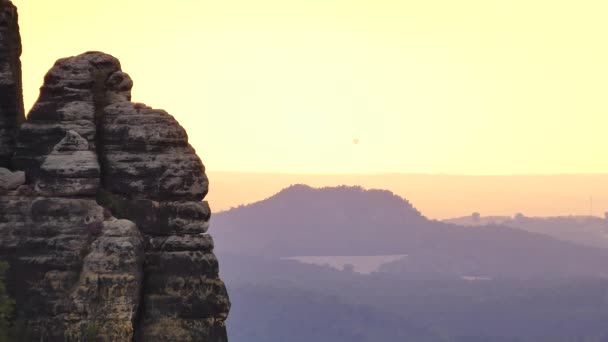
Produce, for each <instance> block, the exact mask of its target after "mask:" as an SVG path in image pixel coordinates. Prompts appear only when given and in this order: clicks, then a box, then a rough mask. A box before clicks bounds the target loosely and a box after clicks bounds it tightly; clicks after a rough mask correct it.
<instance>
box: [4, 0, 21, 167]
mask: <svg viewBox="0 0 608 342" xmlns="http://www.w3.org/2000/svg"><path fill="white" fill-rule="evenodd" d="M20 56H21V37H20V35H19V25H18V22H17V9H16V8H15V6H13V4H12V3H11V2H10V1H7V0H0V167H5V168H8V167H9V165H10V160H11V156H12V155H13V152H14V149H15V139H16V137H17V131H18V129H19V125H21V123H22V122H23V121H24V120H25V116H24V115H23V96H22V85H21V60H20V59H19V58H20Z"/></svg>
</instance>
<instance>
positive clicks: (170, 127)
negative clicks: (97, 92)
mask: <svg viewBox="0 0 608 342" xmlns="http://www.w3.org/2000/svg"><path fill="white" fill-rule="evenodd" d="M101 132H102V137H103V138H102V140H103V149H104V151H103V164H104V167H105V170H104V183H105V185H106V189H107V190H109V191H111V192H113V193H116V194H120V195H123V196H125V197H127V198H149V199H154V200H193V201H197V200H201V199H203V197H205V195H206V194H207V188H208V181H207V177H206V176H205V169H204V166H203V163H201V160H200V159H199V157H198V156H197V155H196V153H195V152H194V149H193V148H192V147H191V146H190V145H189V144H188V135H187V134H186V130H185V129H184V128H183V127H181V126H180V125H179V124H178V123H177V121H176V120H175V119H174V118H173V116H171V115H169V114H168V113H167V112H165V111H164V110H158V109H152V108H150V107H148V106H146V105H143V104H139V103H131V102H117V103H114V104H111V105H109V106H107V107H106V108H105V109H104V113H103V116H102V122H101Z"/></svg>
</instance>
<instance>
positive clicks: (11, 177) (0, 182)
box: [0, 167, 25, 195]
mask: <svg viewBox="0 0 608 342" xmlns="http://www.w3.org/2000/svg"><path fill="white" fill-rule="evenodd" d="M23 184H25V172H23V171H16V172H12V171H11V170H9V169H5V168H3V167H0V195H2V194H6V193H7V192H8V191H11V190H17V188H19V187H20V186H21V185H23Z"/></svg>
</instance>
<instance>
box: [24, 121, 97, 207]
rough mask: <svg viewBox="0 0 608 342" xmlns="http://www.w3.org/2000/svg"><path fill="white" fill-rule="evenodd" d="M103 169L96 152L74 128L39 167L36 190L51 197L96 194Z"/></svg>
mask: <svg viewBox="0 0 608 342" xmlns="http://www.w3.org/2000/svg"><path fill="white" fill-rule="evenodd" d="M99 181H100V170H99V162H98V161H97V154H96V153H95V152H93V151H91V150H89V143H88V142H87V140H86V139H84V138H83V137H81V136H80V134H78V133H76V132H75V131H67V132H66V134H65V137H64V138H63V140H61V141H60V142H59V143H58V144H57V145H55V147H54V148H53V150H52V151H51V153H50V154H49V155H48V156H47V157H46V159H45V160H44V163H42V166H41V167H40V172H39V175H38V177H37V178H36V180H35V182H36V185H35V190H36V191H37V192H38V193H40V194H43V195H50V196H82V195H90V196H95V194H97V191H98V190H99Z"/></svg>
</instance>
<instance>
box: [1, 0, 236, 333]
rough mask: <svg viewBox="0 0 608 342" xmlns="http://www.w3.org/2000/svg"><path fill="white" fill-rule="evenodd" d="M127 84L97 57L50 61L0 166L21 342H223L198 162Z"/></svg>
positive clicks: (181, 134) (219, 289)
mask: <svg viewBox="0 0 608 342" xmlns="http://www.w3.org/2000/svg"><path fill="white" fill-rule="evenodd" d="M2 1H3V0H0V3H3V2H2ZM11 8H12V7H11ZM15 16H16V13H15ZM132 86H133V82H132V80H131V79H130V77H129V76H128V75H127V74H126V73H124V72H123V71H121V67H120V63H119V62H118V60H117V59H116V58H114V57H112V56H110V55H107V54H104V53H101V52H88V53H85V54H82V55H79V56H75V57H69V58H64V59H61V60H59V61H57V63H55V65H54V66H53V68H52V69H51V70H50V71H49V72H48V73H47V75H46V77H45V81H44V85H43V86H42V88H41V92H40V97H39V99H38V101H37V102H36V104H35V105H34V107H33V109H32V111H31V112H30V113H29V114H28V118H27V121H26V122H25V123H24V124H22V125H21V128H20V130H19V135H18V139H17V144H16V148H15V151H14V153H12V159H11V161H10V163H9V164H10V165H11V168H12V169H11V170H8V169H3V168H2V166H1V165H0V259H1V260H6V261H8V262H9V264H10V267H11V268H10V271H9V275H8V279H7V282H8V289H9V292H10V293H11V294H12V295H13V296H14V298H15V300H16V313H15V317H14V319H15V320H16V321H19V322H22V323H23V322H24V323H25V325H26V327H27V331H28V334H29V337H28V338H29V339H31V340H36V341H39V340H40V341H83V340H87V341H93V340H94V341H133V340H135V341H205V342H207V341H209V342H222V341H227V338H226V329H225V320H226V318H227V314H228V311H229V308H230V302H229V299H228V295H227V293H226V289H225V286H224V284H223V282H222V281H221V280H220V278H219V276H218V261H217V259H216V257H215V255H214V254H213V240H212V239H211V237H210V236H209V235H208V234H207V229H208V227H209V217H210V210H209V206H208V204H207V203H206V202H203V201H202V200H203V198H204V196H205V195H206V193H207V188H208V180H207V177H206V176H205V170H204V166H203V164H202V162H201V160H200V159H199V158H198V156H197V155H196V153H195V151H194V149H193V148H192V147H191V146H190V145H189V144H188V136H187V134H186V131H185V130H184V129H183V128H182V127H181V126H180V125H179V124H178V123H177V121H176V120H175V119H174V118H173V117H172V116H171V115H169V114H168V113H167V112H165V111H162V110H155V109H152V108H149V107H147V106H145V105H143V104H136V103H132V102H130V100H131V94H130V91H131V88H132ZM17 96H20V94H18V95H17ZM16 101H17V102H19V101H21V100H16ZM11 146H12V145H11ZM11 146H9V144H8V143H6V142H5V141H0V151H5V150H6V151H9V150H11V149H13V147H11Z"/></svg>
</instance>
